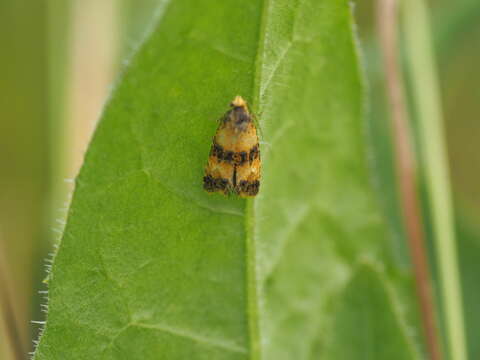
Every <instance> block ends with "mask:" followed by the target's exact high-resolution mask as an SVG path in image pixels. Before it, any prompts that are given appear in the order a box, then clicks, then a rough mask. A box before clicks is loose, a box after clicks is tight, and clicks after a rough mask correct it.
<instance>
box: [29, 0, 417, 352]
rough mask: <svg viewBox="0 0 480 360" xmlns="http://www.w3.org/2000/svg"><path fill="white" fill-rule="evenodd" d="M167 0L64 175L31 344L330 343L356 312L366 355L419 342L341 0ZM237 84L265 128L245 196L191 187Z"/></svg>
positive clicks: (237, 347)
mask: <svg viewBox="0 0 480 360" xmlns="http://www.w3.org/2000/svg"><path fill="white" fill-rule="evenodd" d="M163 5H165V6H164V8H163V12H162V14H161V16H160V18H159V20H158V25H157V27H156V28H155V30H154V31H153V33H152V34H151V36H150V37H149V38H148V39H147V41H146V43H145V44H144V45H143V47H142V48H141V49H140V51H139V52H138V54H137V55H136V56H135V57H134V58H133V60H132V62H131V64H130V65H129V67H128V69H127V70H126V72H125V74H124V76H123V78H122V79H121V81H120V82H119V84H118V87H117V88H116V90H115V91H114V94H113V96H112V99H111V101H110V102H109V104H108V106H107V107H106V109H105V113H104V115H103V118H102V120H101V122H100V124H99V126H98V129H97V131H96V133H95V136H94V139H93V141H92V144H91V146H90V148H89V151H88V153H87V156H86V159H85V164H84V166H83V168H82V171H81V173H80V175H79V177H78V179H77V181H76V190H75V194H74V199H73V201H72V205H71V209H70V214H69V218H68V223H67V226H66V229H65V234H64V236H63V240H62V243H61V246H60V248H59V251H58V254H57V256H56V258H55V263H54V266H53V269H52V273H51V276H50V280H49V283H50V284H49V287H50V301H49V309H50V310H49V315H48V322H47V326H46V329H45V332H44V335H43V337H42V339H41V342H40V345H39V347H38V349H37V352H36V356H35V358H36V359H37V360H39V359H65V358H68V359H91V358H102V359H159V358H161V359H262V360H264V359H275V360H278V359H292V358H296V359H309V358H318V357H320V358H322V357H323V358H325V356H328V354H329V353H335V351H336V349H337V348H338V346H339V343H338V339H343V342H345V346H349V343H348V342H349V341H350V337H351V336H352V335H353V334H354V332H353V331H352V329H351V328H347V327H346V325H344V324H347V323H348V322H350V324H355V323H356V321H357V319H358V318H359V317H361V319H362V321H364V322H365V323H364V324H363V323H360V324H357V329H358V331H359V332H362V331H363V330H362V329H363V328H364V327H365V328H366V329H375V331H374V332H372V333H374V334H381V335H382V336H381V337H378V336H375V337H373V338H371V339H369V344H368V345H367V346H369V347H375V348H377V349H380V350H378V351H376V352H375V353H374V354H373V357H370V358H369V359H384V358H383V357H382V355H383V354H392V356H391V357H390V358H389V359H405V358H409V359H412V358H416V357H418V356H419V355H418V354H419V351H420V350H419V348H420V346H419V345H418V344H417V343H416V340H415V336H416V333H418V320H417V315H416V310H415V305H414V304H415V302H414V299H413V293H412V284H411V273H410V270H409V269H408V268H406V267H405V266H404V265H403V264H404V262H405V259H401V260H402V261H400V260H398V256H397V255H396V254H395V249H396V247H395V246H393V245H392V244H393V242H394V238H393V237H392V235H391V234H390V232H389V230H388V228H387V226H386V225H385V223H384V219H383V216H382V214H381V212H380V211H379V210H378V206H377V199H376V194H375V193H374V192H373V190H372V186H371V182H370V174H369V168H368V163H367V161H366V158H367V154H366V149H365V141H364V136H363V133H364V131H363V127H364V124H363V121H364V120H363V115H364V114H363V110H364V109H363V102H364V97H363V87H362V82H361V76H360V71H359V65H358V58H357V54H356V49H355V43H354V37H353V34H352V18H351V14H350V9H349V6H348V3H347V1H338V0H323V1H318V0H303V1H300V0H298V1H292V0H275V1H274V0H270V1H266V0H265V1H258V0H249V1H243V2H241V3H240V2H238V1H234V0H224V1H217V2H213V1H207V0H200V1H199V0H196V1H193V0H176V1H171V2H168V3H167V2H163ZM235 95H241V96H243V97H244V98H246V99H247V101H249V103H250V104H251V106H252V108H253V109H254V111H255V112H256V113H257V114H258V118H259V125H260V127H261V134H262V143H261V151H262V161H263V170H262V171H263V177H262V184H261V188H260V194H259V195H258V196H257V197H256V198H255V199H253V200H248V201H246V200H243V199H239V198H236V197H223V196H220V195H217V194H214V195H211V194H207V193H205V192H204V191H203V189H202V176H203V167H204V165H205V163H206V160H207V156H208V152H209V148H210V145H211V139H212V136H213V134H214V132H215V129H216V126H217V122H216V119H218V118H219V117H220V116H221V115H222V114H223V113H224V112H225V111H226V110H227V108H228V103H229V102H230V101H231V100H232V99H233V97H234V96H235ZM359 264H369V265H368V266H370V267H372V268H375V271H376V272H378V274H376V275H375V276H373V275H370V274H369V273H366V275H362V274H365V273H364V272H360V273H359V270H358V269H359ZM365 278H366V280H365ZM379 278H381V281H380V280H378V279H379ZM369 279H373V280H369ZM387 288H388V289H389V290H388V291H389V293H388V296H387V294H386V289H387ZM357 291H359V292H362V294H358V295H356V297H355V299H353V300H351V299H350V298H351V297H352V294H354V293H356V292H357ZM363 292H366V293H363ZM369 294H370V295H369ZM359 304H360V305H361V306H362V309H361V310H360V311H361V313H357V312H358V311H359V310H358V307H359ZM350 314H352V315H350ZM379 317H380V318H379ZM349 327H350V325H349ZM407 330H408V331H407ZM372 331H373V330H372ZM399 336H400V337H401V338H400V339H399V338H398V337H399ZM417 336H418V334H417ZM407 339H408V341H407ZM336 341H337V342H336ZM355 343H357V344H358V343H359V341H358V340H356V341H355ZM407 343H408V344H409V345H408V348H405V344H407ZM387 347H388V349H387ZM358 349H359V351H361V350H362V348H361V347H358ZM406 354H408V357H407V355H406Z"/></svg>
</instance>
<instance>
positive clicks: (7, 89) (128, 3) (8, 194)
mask: <svg viewBox="0 0 480 360" xmlns="http://www.w3.org/2000/svg"><path fill="white" fill-rule="evenodd" d="M159 2H160V1H159V0H102V1H98V0H49V1H45V2H41V1H33V0H30V1H28V0H0V39H1V41H0V43H1V44H2V45H3V46H2V48H1V56H0V265H1V266H0V271H2V272H3V276H4V277H5V279H2V281H3V282H4V283H3V284H1V285H0V286H3V287H4V288H5V289H9V293H10V297H11V301H12V304H13V314H14V316H15V321H16V323H17V324H18V328H19V329H20V332H21V334H20V335H21V338H22V343H23V344H22V346H23V348H24V349H25V352H27V351H32V349H33V341H32V340H34V339H35V338H37V336H38V331H39V327H40V326H39V324H36V323H33V324H32V323H31V320H35V321H42V320H43V319H44V313H43V312H42V311H41V310H42V309H43V310H45V307H42V306H41V304H45V303H46V301H45V299H44V296H45V294H43V293H39V291H40V292H41V291H44V290H46V286H45V284H43V282H42V280H43V279H44V278H45V274H46V268H48V265H49V263H48V259H49V258H50V257H51V255H50V254H51V253H52V252H53V251H54V245H55V243H56V241H58V237H59V233H61V230H62V226H63V223H64V220H65V216H66V209H67V207H68V202H69V194H70V192H71V191H72V179H73V178H74V177H75V174H76V173H77V171H78V169H79V166H80V165H81V162H82V157H83V153H84V151H85V149H86V146H87V145H88V141H89V138H90V135H91V133H92V131H93V129H94V127H95V122H96V120H97V119H98V117H99V115H100V113H101V109H102V106H103V104H104V102H105V100H106V99H107V97H108V94H109V92H110V89H111V87H112V86H113V83H114V82H115V79H116V77H117V76H118V75H119V73H121V71H122V68H123V67H124V66H125V64H126V63H127V62H128V58H129V56H130V54H132V52H133V51H134V50H135V48H136V47H137V46H138V44H139V43H140V41H141V39H142V37H143V36H144V34H145V32H146V31H148V28H149V27H150V26H151V24H152V21H153V20H154V18H155V9H156V7H157V6H158V3H159ZM354 5H355V6H353V9H354V13H355V16H356V18H357V21H358V32H359V38H360V41H361V46H362V52H363V60H364V65H365V68H366V74H367V78H368V83H369V103H370V113H369V117H370V119H369V120H370V123H371V126H370V131H371V137H370V138H371V141H372V146H373V148H374V150H375V153H376V154H377V156H376V168H377V169H378V171H379V172H380V181H381V182H384V183H390V184H393V183H394V178H393V165H392V164H391V147H390V142H391V141H390V138H389V136H388V131H389V126H388V117H387V116H386V108H385V101H384V95H383V91H384V83H383V81H384V76H383V71H382V68H381V65H380V64H381V63H380V56H379V52H378V48H379V44H378V36H377V35H376V29H375V24H374V13H375V11H374V10H375V9H374V8H375V1H372V0H364V1H357V2H355V3H354ZM430 8H431V18H432V23H433V29H432V30H433V34H434V39H435V44H434V45H435V51H436V54H435V55H436V58H437V63H438V76H439V79H440V84H441V92H442V101H443V110H444V114H445V122H446V132H447V142H448V151H449V157H450V159H449V160H450V168H451V176H452V186H453V193H454V201H455V204H456V209H455V212H456V216H457V228H458V241H459V248H460V264H461V271H462V281H463V285H464V297H465V299H464V300H465V305H466V311H467V312H468V314H467V316H466V320H467V330H468V338H469V340H470V341H469V349H470V357H471V358H472V359H476V358H479V357H480V345H479V344H477V343H476V340H475V334H476V333H478V329H479V325H478V324H480V309H478V304H480V291H479V290H478V289H477V288H478V285H477V283H478V280H477V278H476V275H477V273H478V271H479V270H480V265H479V264H478V263H479V259H480V223H479V219H480V201H479V200H480V188H479V186H478V183H479V182H480V161H479V160H478V148H479V146H478V143H477V141H478V139H480V121H479V118H478V114H479V113H480V87H479V86H478V82H479V81H480V72H479V71H478V70H477V66H478V64H479V63H480V2H479V1H478V0H457V1H447V0H435V1H430ZM384 200H385V201H384V206H385V210H386V213H387V214H390V218H391V222H392V226H394V227H396V228H397V229H398V232H399V233H401V229H400V224H399V221H398V209H397V207H396V206H397V203H396V198H395V196H394V194H386V195H385V199H384ZM427 215H428V214H427ZM396 219H397V220H396ZM46 259H47V261H46ZM4 320H6V319H2V318H1V314H0V359H13V358H14V357H13V352H12V349H11V347H10V345H9V344H8V342H7V341H6V340H7V337H6V323H5V321H4ZM475 356H476V357H475Z"/></svg>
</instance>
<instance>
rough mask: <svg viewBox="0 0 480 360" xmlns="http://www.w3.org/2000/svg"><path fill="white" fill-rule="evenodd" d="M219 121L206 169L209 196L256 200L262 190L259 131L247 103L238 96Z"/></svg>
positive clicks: (206, 184)
mask: <svg viewBox="0 0 480 360" xmlns="http://www.w3.org/2000/svg"><path fill="white" fill-rule="evenodd" d="M230 106H231V109H230V110H229V111H227V112H226V113H225V115H224V116H223V117H222V118H221V120H220V125H219V126H218V129H217V132H216V133H215V136H214V138H213V144H212V147H211V150H210V156H209V157H208V163H207V166H206V167H205V176H204V177H203V188H204V189H205V190H206V191H208V192H220V193H223V194H225V195H229V194H232V193H234V194H237V195H239V196H241V197H250V196H255V195H257V193H258V190H259V188H260V167H261V162H260V148H259V146H258V136H257V128H256V127H255V124H254V121H253V116H252V115H251V114H250V112H249V111H248V107H247V102H246V101H245V100H244V99H243V98H242V97H241V96H237V97H235V99H233V101H232V103H231V104H230Z"/></svg>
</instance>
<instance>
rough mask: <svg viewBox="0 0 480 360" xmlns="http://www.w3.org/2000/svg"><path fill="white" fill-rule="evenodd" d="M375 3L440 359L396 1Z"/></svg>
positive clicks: (422, 296) (412, 228) (435, 359)
mask: <svg viewBox="0 0 480 360" xmlns="http://www.w3.org/2000/svg"><path fill="white" fill-rule="evenodd" d="M377 4H378V8H377V10H378V11H377V22H378V34H379V37H380V42H381V49H382V55H383V62H384V67H385V75H386V86H387V96H388V99H389V105H390V113H391V120H392V128H393V134H392V135H393V139H394V144H395V157H396V159H395V160H396V161H395V164H396V172H397V176H398V186H399V193H400V201H401V205H402V213H403V221H404V224H405V230H406V233H407V237H408V245H409V249H410V255H411V258H412V264H413V268H414V272H415V285H416V291H417V296H418V301H419V306H420V313H421V319H422V326H423V332H424V336H425V339H426V342H427V348H428V353H429V354H430V358H431V359H432V360H439V359H441V358H442V355H441V351H440V346H439V340H438V334H437V326H436V324H435V304H434V302H433V297H432V291H431V286H430V273H429V267H428V261H427V256H426V251H425V240H424V239H425V235H424V232H423V226H422V220H421V211H420V204H419V200H418V199H419V196H418V191H417V187H416V171H415V168H416V166H415V157H414V155H413V151H412V140H411V131H410V127H409V121H408V111H407V107H406V102H405V98H404V86H403V76H402V72H401V68H400V66H399V64H398V58H399V57H398V42H397V37H398V34H397V30H398V22H397V19H398V16H397V15H398V14H397V3H396V1H395V0H379V1H378V3H377Z"/></svg>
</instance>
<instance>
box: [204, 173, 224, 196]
mask: <svg viewBox="0 0 480 360" xmlns="http://www.w3.org/2000/svg"><path fill="white" fill-rule="evenodd" d="M203 188H204V189H205V190H207V191H209V192H214V191H223V192H225V191H227V188H228V180H227V179H222V178H214V177H213V176H211V175H205V176H204V177H203Z"/></svg>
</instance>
